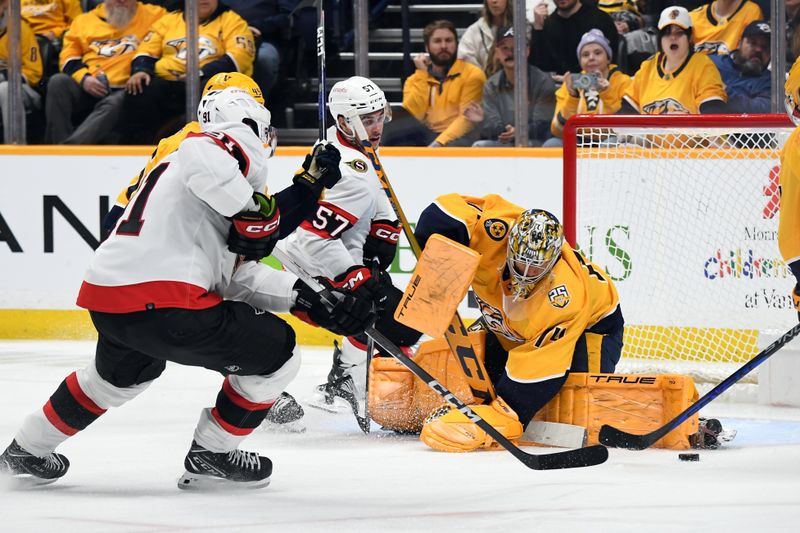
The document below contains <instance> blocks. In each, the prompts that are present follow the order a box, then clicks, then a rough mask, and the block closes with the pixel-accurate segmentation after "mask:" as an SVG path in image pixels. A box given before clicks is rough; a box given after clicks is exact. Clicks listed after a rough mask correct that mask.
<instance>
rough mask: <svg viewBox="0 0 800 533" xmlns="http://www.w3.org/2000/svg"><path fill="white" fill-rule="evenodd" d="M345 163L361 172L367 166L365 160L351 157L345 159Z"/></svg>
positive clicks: (365, 169)
mask: <svg viewBox="0 0 800 533" xmlns="http://www.w3.org/2000/svg"><path fill="white" fill-rule="evenodd" d="M345 165H347V166H348V167H350V168H352V169H353V170H355V171H356V172H361V173H362V174H363V173H364V172H366V171H367V169H368V168H369V167H368V166H367V162H366V161H363V160H361V159H353V160H352V161H346V162H345Z"/></svg>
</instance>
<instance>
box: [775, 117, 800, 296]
mask: <svg viewBox="0 0 800 533" xmlns="http://www.w3.org/2000/svg"><path fill="white" fill-rule="evenodd" d="M780 187H781V188H780V191H781V208H780V213H779V216H780V219H779V222H778V248H780V251H781V255H782V256H783V259H784V260H785V261H786V263H794V262H796V261H800V128H795V129H794V131H793V132H792V134H791V135H790V136H789V139H788V140H787V141H786V144H785V145H784V147H783V151H782V152H781V176H780ZM798 282H800V280H798Z"/></svg>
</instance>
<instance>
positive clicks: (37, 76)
mask: <svg viewBox="0 0 800 533" xmlns="http://www.w3.org/2000/svg"><path fill="white" fill-rule="evenodd" d="M20 29H21V30H22V31H21V32H20V33H21V38H20V46H19V50H20V54H21V55H22V75H23V76H24V78H25V81H26V82H27V83H28V85H30V86H31V87H36V85H37V84H38V83H39V81H40V80H41V79H42V58H41V57H40V56H39V43H37V42H36V36H35V35H34V34H33V30H31V27H30V26H29V25H28V23H27V22H25V21H24V20H23V21H22V24H20ZM8 49H9V46H8V28H6V29H4V30H2V31H0V70H5V69H7V68H8V63H9V54H8Z"/></svg>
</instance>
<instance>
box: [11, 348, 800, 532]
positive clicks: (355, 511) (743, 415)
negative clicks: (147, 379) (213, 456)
mask: <svg viewBox="0 0 800 533" xmlns="http://www.w3.org/2000/svg"><path fill="white" fill-rule="evenodd" d="M93 351H94V346H93V344H91V343H84V342H0V383H2V390H3V393H2V394H3V396H2V401H0V445H2V446H3V447H4V446H5V445H7V444H8V442H10V441H11V439H12V437H13V435H14V432H15V430H16V428H17V426H18V425H19V424H20V423H21V421H22V419H23V418H24V416H25V415H26V414H27V413H28V412H30V411H32V410H34V409H39V408H41V406H42V405H43V404H44V402H45V401H46V399H47V397H48V396H49V395H50V394H51V393H52V392H53V391H54V390H55V388H56V386H57V385H58V383H59V382H60V381H61V380H62V379H63V378H64V377H65V376H66V375H67V373H69V372H70V371H71V370H72V369H74V368H78V367H81V366H84V365H85V364H86V363H87V362H88V361H89V360H90V359H91V355H92V353H93ZM303 354H304V364H303V367H302V370H301V372H300V375H299V377H298V378H297V380H295V382H293V383H292V384H291V385H290V387H289V392H291V393H293V394H295V395H296V396H297V397H298V398H299V399H300V401H301V402H302V401H303V400H304V399H305V398H307V397H308V396H309V395H310V391H311V389H312V388H313V386H314V385H315V384H317V383H321V382H322V380H324V377H325V375H326V374H327V371H328V368H329V365H330V350H327V349H326V350H322V349H318V348H308V349H304V350H303ZM220 383H221V378H220V377H219V376H218V375H215V374H214V373H212V372H210V371H207V370H203V369H193V368H186V367H181V366H178V365H168V367H167V370H166V372H165V373H164V375H163V376H162V377H161V378H160V379H159V380H158V381H157V382H156V383H155V384H154V385H153V386H152V387H151V388H150V389H148V390H147V391H145V392H144V393H143V394H142V395H141V396H139V397H138V398H136V399H134V400H133V401H131V402H130V403H129V404H127V405H125V406H123V407H121V408H119V409H115V410H112V411H109V412H108V413H106V414H105V415H103V417H102V418H101V419H100V420H98V421H97V422H96V423H95V424H93V425H92V426H90V427H89V428H88V429H87V430H86V431H84V432H83V433H81V434H79V435H77V436H76V437H74V438H72V439H70V440H68V441H67V442H66V443H64V445H62V446H61V447H60V448H59V451H60V452H62V453H64V454H65V455H66V456H67V457H68V458H69V459H70V461H71V463H72V466H71V468H70V471H69V473H68V474H67V475H66V476H65V477H64V478H63V479H62V480H60V481H58V482H56V483H55V484H53V485H49V486H47V487H41V488H39V489H37V490H29V491H10V490H8V489H2V488H0V532H9V533H11V532H14V533H16V532H28V531H29V532H63V531H76V532H81V533H93V532H103V533H117V532H134V533H159V532H171V531H204V532H205V531H254V532H255V531H281V532H283V531H325V532H327V533H330V532H332V531H468V532H471V531H490V530H491V531H497V532H506V531H510V532H513V531H545V532H549V531H609V532H610V531H643V530H645V531H682V530H692V531H725V532H730V531H797V529H798V525H797V524H798V523H800V410H798V409H790V408H769V407H763V406H753V405H735V404H719V405H715V404H713V403H712V404H711V405H710V406H709V408H708V409H707V410H706V411H705V412H704V413H705V414H707V415H714V416H719V417H721V418H722V420H723V424H724V425H725V426H726V427H727V426H729V425H730V426H732V427H735V428H736V429H738V430H739V434H738V436H737V438H736V440H735V441H734V442H733V443H732V446H731V447H730V448H729V449H726V450H717V451H702V452H700V462H699V463H682V462H679V461H678V452H677V451H666V450H647V451H643V452H631V451H623V450H611V457H610V458H609V460H608V462H607V463H605V464H604V465H600V466H596V467H590V468H583V469H573V470H560V471H548V472H541V471H533V470H529V469H527V468H526V467H525V466H523V465H522V464H521V463H519V462H518V461H517V460H516V459H514V458H513V457H511V456H510V455H509V454H507V453H505V452H502V451H501V452H482V453H472V454H444V453H437V452H434V451H432V450H429V449H428V448H427V447H425V446H424V445H423V444H421V443H420V442H419V441H418V440H416V438H414V437H410V436H396V435H393V434H387V433H385V432H382V431H380V430H378V429H377V428H375V430H374V432H373V433H372V434H370V435H368V436H365V435H363V434H362V433H361V432H360V431H359V430H358V428H357V426H356V423H355V420H354V419H353V418H352V415H350V414H347V413H345V414H338V415H334V414H329V413H325V412H322V411H318V410H314V409H310V408H307V409H306V413H307V415H306V421H307V425H308V431H307V432H306V433H303V434H287V433H277V434H276V433H267V432H265V431H263V430H260V429H259V430H256V432H255V433H254V434H253V435H252V436H251V437H250V438H249V439H248V440H247V441H245V445H244V446H243V448H245V449H251V450H257V451H260V452H262V453H265V454H266V455H268V456H269V457H270V458H271V459H272V460H273V462H274V464H275V471H274V474H273V477H272V484H271V485H270V486H269V487H268V488H266V489H263V490H258V491H249V492H236V493H222V494H220V493H206V494H198V493H186V492H183V491H179V490H178V489H177V488H176V486H175V482H176V480H177V478H178V476H179V475H180V474H181V473H182V472H183V467H182V464H183V458H184V455H185V454H186V451H187V449H188V447H189V443H190V441H191V438H192V431H193V428H194V425H195V423H196V422H197V419H198V416H199V413H200V409H201V408H202V407H205V406H208V405H211V404H212V403H213V401H214V398H215V397H216V394H217V390H218V387H219V385H220Z"/></svg>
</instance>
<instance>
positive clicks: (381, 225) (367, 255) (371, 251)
mask: <svg viewBox="0 0 800 533" xmlns="http://www.w3.org/2000/svg"><path fill="white" fill-rule="evenodd" d="M399 241H400V222H399V221H398V220H373V221H372V225H371V226H370V228H369V235H367V240H366V241H365V242H364V264H369V263H370V262H375V263H377V264H378V268H380V269H381V270H388V268H389V267H390V266H392V261H394V254H395V252H396V251H397V243H398V242H399Z"/></svg>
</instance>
